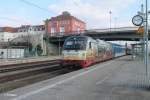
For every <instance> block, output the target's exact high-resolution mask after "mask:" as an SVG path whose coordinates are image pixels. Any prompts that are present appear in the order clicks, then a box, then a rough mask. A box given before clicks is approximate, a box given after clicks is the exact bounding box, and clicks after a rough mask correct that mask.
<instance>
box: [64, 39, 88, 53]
mask: <svg viewBox="0 0 150 100" xmlns="http://www.w3.org/2000/svg"><path fill="white" fill-rule="evenodd" d="M86 41H87V39H86V37H72V38H69V39H67V40H66V41H65V43H64V50H85V49H86Z"/></svg>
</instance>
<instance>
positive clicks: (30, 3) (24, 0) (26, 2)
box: [20, 0, 51, 13]
mask: <svg viewBox="0 0 150 100" xmlns="http://www.w3.org/2000/svg"><path fill="white" fill-rule="evenodd" d="M20 1H21V2H23V3H25V4H28V5H30V6H33V7H36V8H38V9H41V10H43V11H46V12H48V13H51V12H50V11H49V10H48V9H46V8H43V7H40V6H39V5H37V4H35V3H32V2H29V1H27V0H20Z"/></svg>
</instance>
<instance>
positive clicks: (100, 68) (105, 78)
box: [0, 56, 150, 100]
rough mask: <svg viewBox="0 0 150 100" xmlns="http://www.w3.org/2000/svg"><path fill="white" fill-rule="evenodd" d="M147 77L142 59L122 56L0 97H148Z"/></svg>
mask: <svg viewBox="0 0 150 100" xmlns="http://www.w3.org/2000/svg"><path fill="white" fill-rule="evenodd" d="M149 65H150V64H149ZM147 80H148V79H147V77H146V71H145V68H144V64H143V61H139V60H138V61H137V60H132V59H131V57H130V56H124V57H120V58H116V59H113V60H110V61H107V62H102V63H100V64H96V65H93V66H92V67H89V68H85V69H81V70H78V71H74V72H71V73H68V74H64V75H61V76H58V77H55V78H52V79H49V80H45V81H42V82H39V83H36V84H33V85H30V86H26V87H22V88H19V89H16V90H13V91H10V92H7V93H3V94H0V100H149V98H150V95H149V94H150V87H149V86H150V83H149V81H147Z"/></svg>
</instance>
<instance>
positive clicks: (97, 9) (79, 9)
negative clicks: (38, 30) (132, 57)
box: [48, 0, 136, 28]
mask: <svg viewBox="0 0 150 100" xmlns="http://www.w3.org/2000/svg"><path fill="white" fill-rule="evenodd" d="M58 1H59V2H58V3H57V4H50V5H49V7H48V8H49V10H51V11H53V12H54V13H57V14H60V13H61V12H62V11H69V12H70V13H71V14H72V15H74V16H76V17H78V18H80V19H82V20H84V21H85V22H86V23H87V26H88V28H105V27H109V25H110V14H109V11H110V10H111V11H112V15H111V16H120V15H121V14H122V13H123V11H125V10H126V9H127V8H128V7H130V6H131V5H132V4H133V3H135V2H136V0H103V1H102V0H58ZM118 21H119V22H121V23H122V24H120V23H118V24H120V26H128V25H131V23H130V22H127V21H129V19H127V18H122V19H120V20H119V19H118ZM113 24H114V17H112V26H114V25H113Z"/></svg>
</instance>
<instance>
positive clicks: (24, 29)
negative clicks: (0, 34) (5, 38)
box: [18, 25, 45, 32]
mask: <svg viewBox="0 0 150 100" xmlns="http://www.w3.org/2000/svg"><path fill="white" fill-rule="evenodd" d="M31 31H34V32H40V31H45V26H44V25H33V26H31V25H22V26H21V27H19V28H18V32H31Z"/></svg>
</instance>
